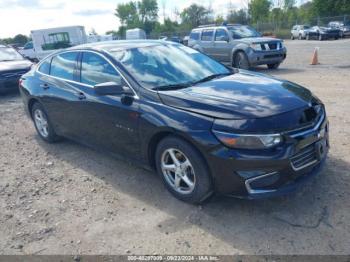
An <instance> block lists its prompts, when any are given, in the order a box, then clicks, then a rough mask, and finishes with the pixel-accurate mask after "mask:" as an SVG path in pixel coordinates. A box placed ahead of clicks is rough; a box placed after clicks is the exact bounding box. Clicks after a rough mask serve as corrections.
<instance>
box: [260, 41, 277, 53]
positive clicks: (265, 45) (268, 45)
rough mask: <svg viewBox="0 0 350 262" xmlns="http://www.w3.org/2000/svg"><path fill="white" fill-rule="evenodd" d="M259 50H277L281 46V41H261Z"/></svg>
mask: <svg viewBox="0 0 350 262" xmlns="http://www.w3.org/2000/svg"><path fill="white" fill-rule="evenodd" d="M260 45H261V50H264V51H269V50H279V49H281V48H282V43H280V42H269V43H261V44H260Z"/></svg>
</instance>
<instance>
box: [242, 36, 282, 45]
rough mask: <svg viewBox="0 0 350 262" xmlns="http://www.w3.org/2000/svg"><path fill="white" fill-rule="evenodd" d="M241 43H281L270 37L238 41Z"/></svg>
mask: <svg viewBox="0 0 350 262" xmlns="http://www.w3.org/2000/svg"><path fill="white" fill-rule="evenodd" d="M239 40H240V41H241V42H244V43H248V44H252V43H268V42H281V40H280V39H276V38H271V37H249V38H241V39H239Z"/></svg>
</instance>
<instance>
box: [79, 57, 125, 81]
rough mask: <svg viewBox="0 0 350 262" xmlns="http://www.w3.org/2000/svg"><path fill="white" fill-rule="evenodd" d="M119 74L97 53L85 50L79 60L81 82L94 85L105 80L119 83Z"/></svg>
mask: <svg viewBox="0 0 350 262" xmlns="http://www.w3.org/2000/svg"><path fill="white" fill-rule="evenodd" d="M121 79H122V78H121V76H120V74H119V73H118V72H117V71H116V70H115V69H114V68H113V66H112V65H111V64H110V63H109V62H107V61H106V60H105V59H104V58H103V57H101V56H100V55H98V54H95V53H90V52H85V53H83V58H82V61H81V80H80V81H81V82H82V83H84V84H87V85H91V86H95V85H97V84H101V83H106V82H116V83H117V84H121Z"/></svg>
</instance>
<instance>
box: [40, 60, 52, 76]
mask: <svg viewBox="0 0 350 262" xmlns="http://www.w3.org/2000/svg"><path fill="white" fill-rule="evenodd" d="M50 64H51V58H50V59H46V60H45V61H43V62H42V63H41V65H40V67H39V69H38V71H39V72H40V73H43V74H46V75H48V74H50Z"/></svg>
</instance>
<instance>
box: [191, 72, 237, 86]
mask: <svg viewBox="0 0 350 262" xmlns="http://www.w3.org/2000/svg"><path fill="white" fill-rule="evenodd" d="M232 73H233V72H230V73H221V74H213V75H209V76H207V77H204V78H202V79H200V80H198V81H196V82H194V83H193V84H199V83H204V82H208V81H210V80H212V79H215V78H218V77H220V76H228V75H231V74H232Z"/></svg>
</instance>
